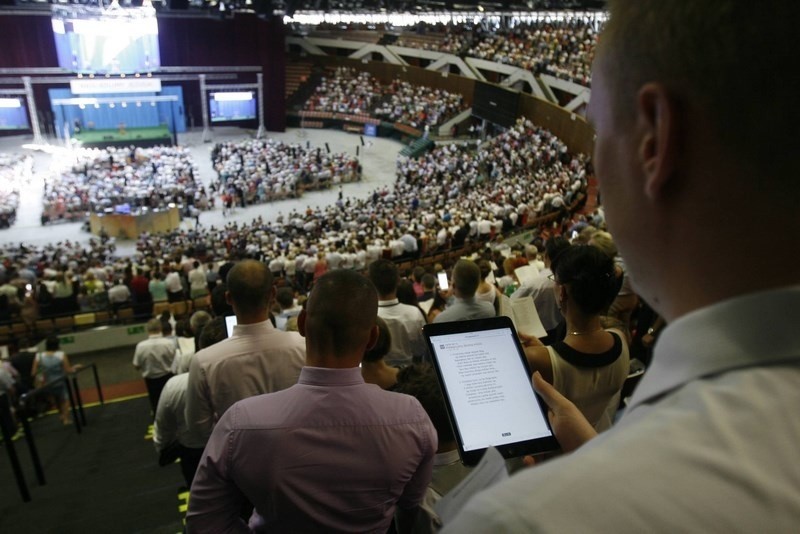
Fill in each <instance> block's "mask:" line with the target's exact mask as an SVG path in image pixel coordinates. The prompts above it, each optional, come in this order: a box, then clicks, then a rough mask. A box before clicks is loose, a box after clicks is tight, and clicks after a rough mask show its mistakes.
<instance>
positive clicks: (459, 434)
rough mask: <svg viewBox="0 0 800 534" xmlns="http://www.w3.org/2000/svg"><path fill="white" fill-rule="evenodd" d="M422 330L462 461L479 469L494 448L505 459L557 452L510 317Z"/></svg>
mask: <svg viewBox="0 0 800 534" xmlns="http://www.w3.org/2000/svg"><path fill="white" fill-rule="evenodd" d="M423 332H424V334H425V340H426V342H427V343H428V348H429V349H430V352H431V355H432V356H433V360H434V363H435V367H436V374H437V377H438V379H439V383H440V385H441V386H442V392H443V393H444V397H445V401H446V404H447V408H448V414H449V416H450V421H451V423H452V424H453V428H454V430H455V434H456V439H457V440H458V446H459V454H460V455H461V460H462V462H464V463H465V464H467V465H474V464H475V463H477V462H478V461H479V460H480V458H481V456H482V455H483V453H484V451H485V450H486V449H487V448H488V447H492V446H494V447H496V448H497V450H498V451H500V453H501V454H502V455H503V457H504V458H512V457H516V456H522V455H525V454H537V453H542V452H547V451H553V450H557V449H558V443H557V441H556V439H555V437H554V435H553V431H552V429H551V428H550V423H549V421H548V419H547V416H546V415H545V414H546V409H547V408H546V406H545V405H544V403H543V402H542V401H541V399H539V398H538V396H537V395H536V393H535V392H534V390H533V387H532V385H531V381H530V376H531V374H530V370H529V368H528V363H527V359H526V357H525V353H524V352H523V350H522V346H521V345H520V342H519V339H518V338H517V334H516V332H515V331H514V326H513V324H512V323H511V320H510V319H508V318H507V317H493V318H491V319H480V320H474V321H457V322H450V323H435V324H428V325H425V327H424V328H423Z"/></svg>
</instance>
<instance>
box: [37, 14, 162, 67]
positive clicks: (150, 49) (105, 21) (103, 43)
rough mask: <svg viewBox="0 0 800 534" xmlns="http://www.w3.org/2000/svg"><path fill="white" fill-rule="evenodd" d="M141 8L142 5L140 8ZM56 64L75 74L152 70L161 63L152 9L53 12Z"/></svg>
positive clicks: (156, 28) (156, 26)
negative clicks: (149, 12)
mask: <svg viewBox="0 0 800 534" xmlns="http://www.w3.org/2000/svg"><path fill="white" fill-rule="evenodd" d="M140 9H143V8H140ZM52 25H53V36H54V38H55V43H56V53H57V54H58V66H59V67H62V68H64V69H69V70H71V71H74V72H79V73H98V74H105V73H110V74H123V73H124V74H128V73H136V72H152V71H154V70H157V69H158V68H159V67H160V66H161V56H160V54H159V48H158V22H157V21H156V17H155V11H152V16H148V12H147V11H137V10H136V8H124V9H122V8H120V9H117V10H115V11H110V10H106V12H101V11H90V10H88V9H86V8H84V9H82V10H81V11H63V10H59V11H55V10H54V11H53V17H52Z"/></svg>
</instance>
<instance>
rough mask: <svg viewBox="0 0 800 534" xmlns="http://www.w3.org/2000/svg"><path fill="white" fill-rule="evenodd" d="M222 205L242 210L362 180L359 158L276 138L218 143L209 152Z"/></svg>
mask: <svg viewBox="0 0 800 534" xmlns="http://www.w3.org/2000/svg"><path fill="white" fill-rule="evenodd" d="M211 161H212V163H213V165H214V169H215V170H216V172H217V177H218V183H217V184H216V185H215V186H214V187H215V189H217V190H219V192H220V194H221V196H222V197H223V206H224V207H225V208H226V209H230V208H231V207H232V206H234V205H239V206H242V207H244V206H245V205H249V204H256V203H262V202H270V201H273V200H280V199H283V198H297V197H299V196H301V195H302V194H303V191H305V190H315V189H326V188H329V187H331V186H335V185H339V184H342V183H346V182H353V181H358V180H360V179H361V165H360V164H359V162H358V158H356V157H355V156H349V155H347V154H344V153H339V152H336V153H328V152H326V151H324V150H322V148H320V147H317V148H314V149H312V148H310V147H309V146H307V147H304V146H303V145H300V144H297V143H294V144H291V143H284V142H282V141H276V140H274V139H266V140H261V139H251V140H246V141H238V142H235V141H229V142H226V143H218V144H217V145H215V146H214V148H213V149H212V151H211Z"/></svg>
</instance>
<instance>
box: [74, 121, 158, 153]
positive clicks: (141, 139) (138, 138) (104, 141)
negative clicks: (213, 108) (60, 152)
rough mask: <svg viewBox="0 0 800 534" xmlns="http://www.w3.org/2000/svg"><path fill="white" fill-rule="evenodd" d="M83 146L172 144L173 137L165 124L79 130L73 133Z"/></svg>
mask: <svg viewBox="0 0 800 534" xmlns="http://www.w3.org/2000/svg"><path fill="white" fill-rule="evenodd" d="M73 138H74V139H75V140H76V141H79V142H80V143H81V145H83V146H85V147H97V148H104V147H107V146H130V145H133V146H137V147H144V148H146V147H151V146H159V145H166V146H172V144H173V138H172V134H171V133H170V132H169V128H167V127H166V126H154V127H150V128H126V129H125V130H120V129H116V130H81V132H80V133H76V134H74V135H73Z"/></svg>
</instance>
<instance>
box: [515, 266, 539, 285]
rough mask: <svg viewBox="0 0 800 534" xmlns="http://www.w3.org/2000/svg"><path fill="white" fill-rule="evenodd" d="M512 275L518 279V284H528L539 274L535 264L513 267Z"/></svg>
mask: <svg viewBox="0 0 800 534" xmlns="http://www.w3.org/2000/svg"><path fill="white" fill-rule="evenodd" d="M514 276H516V277H517V280H519V285H521V286H524V285H530V284H532V283H533V281H534V280H535V279H536V277H537V276H539V269H537V268H536V266H535V265H530V264H528V265H521V266H519V267H517V268H516V269H514Z"/></svg>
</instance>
